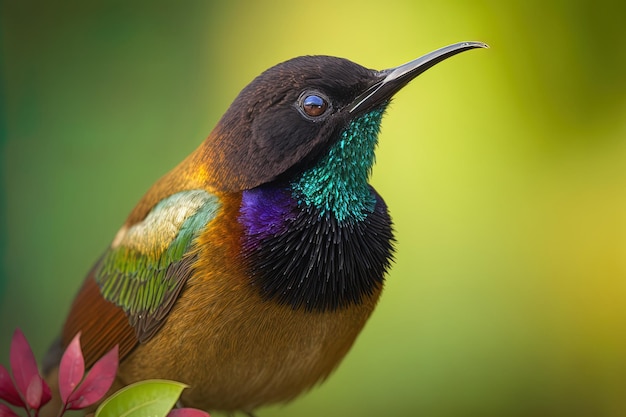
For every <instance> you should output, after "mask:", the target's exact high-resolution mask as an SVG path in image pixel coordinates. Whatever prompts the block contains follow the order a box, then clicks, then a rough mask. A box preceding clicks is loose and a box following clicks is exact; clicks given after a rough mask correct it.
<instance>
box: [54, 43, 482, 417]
mask: <svg viewBox="0 0 626 417" xmlns="http://www.w3.org/2000/svg"><path fill="white" fill-rule="evenodd" d="M484 47H486V45H485V44H483V43H481V42H461V43H456V44H453V45H450V46H446V47H444V48H441V49H438V50H436V51H433V52H430V53H428V54H426V55H424V56H422V57H420V58H417V59H415V60H413V61H410V62H408V63H406V64H404V65H400V66H398V67H394V68H390V69H386V70H382V71H376V70H371V69H367V68H365V67H362V66H360V65H358V64H356V63H354V62H351V61H349V60H346V59H343V58H336V57H331V56H301V57H298V58H294V59H291V60H288V61H285V62H283V63H280V64H278V65H276V66H274V67H272V68H270V69H268V70H266V71H265V72H263V73H262V74H261V75H259V76H258V77H256V78H255V79H254V80H253V81H252V82H251V83H250V84H249V85H248V86H246V87H245V88H244V89H243V90H242V91H241V92H240V93H239V95H238V96H237V97H236V98H235V100H234V101H233V103H232V104H231V106H230V107H229V108H228V110H227V111H226V113H225V114H224V115H223V116H222V118H221V119H220V120H219V122H218V123H217V125H216V126H215V128H214V129H213V131H212V132H211V133H210V135H209V136H208V138H207V139H206V140H205V141H204V142H203V143H202V144H201V145H200V146H199V147H198V148H197V149H196V150H195V151H194V152H193V153H191V154H190V155H189V156H188V157H187V158H186V159H184V160H183V161H182V162H181V163H180V164H179V165H178V166H176V167H175V168H174V169H173V170H172V171H170V172H169V173H167V174H166V175H165V176H163V177H162V178H161V179H159V180H158V181H157V182H156V183H155V184H154V185H153V186H152V187H151V188H150V189H149V190H148V192H147V193H146V194H145V195H144V196H143V198H142V199H141V200H140V201H139V203H138V204H137V206H136V207H135V208H134V209H133V210H132V212H131V213H130V215H129V216H128V218H127V219H126V222H125V223H124V225H123V226H122V227H121V229H120V230H119V231H118V232H117V234H116V235H115V237H114V238H113V240H112V243H111V244H110V246H109V247H108V248H107V249H106V251H105V252H104V254H103V255H102V256H101V257H100V259H99V260H98V261H97V262H96V263H95V265H94V266H93V267H92V269H91V271H90V272H89V274H88V275H87V277H86V279H85V281H84V283H83V285H82V287H81V288H80V290H79V291H78V294H77V295H76V298H75V299H74V302H73V304H72V306H71V308H70V311H69V314H68V316H67V319H66V321H65V324H64V326H63V329H62V332H61V336H60V337H59V338H58V340H57V341H56V342H55V343H54V344H53V345H52V347H51V348H50V351H49V353H48V355H47V360H46V366H45V368H46V370H47V373H48V376H49V377H48V381H49V382H50V383H51V385H53V386H54V385H56V384H55V383H54V380H55V375H56V373H58V365H59V360H60V353H61V352H63V349H64V347H65V346H67V345H68V344H69V342H70V341H71V340H72V338H73V337H74V336H75V335H76V334H77V333H78V332H80V333H81V344H82V348H83V353H84V356H85V361H86V366H87V367H89V366H91V365H93V363H94V362H95V361H96V360H97V359H98V358H99V357H101V356H102V355H103V354H104V353H106V352H107V351H109V350H110V349H111V348H112V347H114V346H115V345H118V346H119V349H120V351H119V354H120V364H119V368H118V374H117V378H116V382H115V384H114V388H113V390H115V389H119V388H121V387H123V386H126V385H128V384H131V383H133V382H136V381H140V380H145V379H153V378H159V379H171V380H176V381H180V382H183V383H185V384H187V385H189V388H188V389H186V390H184V392H183V394H182V396H181V399H180V403H181V404H183V405H184V406H186V407H194V408H200V409H204V410H210V411H225V412H237V411H239V412H244V413H248V414H252V413H253V412H254V411H255V410H256V409H258V407H261V406H263V405H267V404H272V403H277V402H285V401H289V400H291V399H293V398H295V397H296V396H298V395H299V394H301V393H302V392H304V391H306V390H308V389H309V388H311V387H313V386H314V385H315V384H317V383H319V382H321V381H323V380H324V379H325V378H327V377H328V376H329V374H330V373H331V372H332V371H333V370H334V369H335V368H336V367H337V366H338V364H339V363H340V361H341V360H342V359H343V357H344V356H345V355H346V353H347V352H348V350H349V349H350V347H351V346H352V344H353V343H354V341H355V339H356V337H357V336H358V334H359V333H360V331H361V329H362V328H363V326H364V325H365V323H366V321H367V319H368V318H369V317H370V315H371V314H372V311H373V310H374V308H375V306H376V304H377V302H378V299H379V297H380V295H381V291H382V288H383V281H384V277H385V275H386V272H387V271H388V270H389V267H390V264H391V262H392V257H393V251H394V235H393V227H392V221H391V217H390V215H389V212H388V209H387V206H386V204H385V202H384V201H383V199H382V197H381V196H380V195H379V194H378V193H377V192H376V191H375V190H374V188H373V187H372V186H371V185H369V183H368V179H369V176H370V173H371V170H372V166H373V164H374V152H375V148H376V144H377V141H378V134H379V130H380V123H381V120H382V117H383V114H384V113H385V109H386V108H387V106H388V105H389V103H390V100H391V99H392V97H393V96H394V94H395V93H396V92H398V91H399V90H400V89H402V88H403V87H404V86H405V85H407V84H408V83H409V82H410V81H411V80H413V79H414V78H415V77H417V76H418V75H419V74H421V73H422V72H424V71H426V70H427V69H428V68H430V67H432V66H433V65H435V64H437V63H439V62H441V61H443V60H445V59H447V58H449V57H451V56H453V55H456V54H458V53H460V52H463V51H467V50H470V49H475V48H484Z"/></svg>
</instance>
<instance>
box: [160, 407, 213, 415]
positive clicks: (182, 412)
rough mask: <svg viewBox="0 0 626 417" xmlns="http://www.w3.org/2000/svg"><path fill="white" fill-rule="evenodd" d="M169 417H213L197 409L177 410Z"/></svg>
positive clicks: (171, 412) (170, 413)
mask: <svg viewBox="0 0 626 417" xmlns="http://www.w3.org/2000/svg"><path fill="white" fill-rule="evenodd" d="M167 417H211V416H209V413H207V412H206V411H202V410H197V409H195V408H175V409H173V410H172V411H170V412H169V413H167Z"/></svg>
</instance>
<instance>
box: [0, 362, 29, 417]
mask: <svg viewBox="0 0 626 417" xmlns="http://www.w3.org/2000/svg"><path fill="white" fill-rule="evenodd" d="M0 398H2V399H3V400H4V401H6V402H8V403H9V404H13V405H16V406H18V407H24V401H22V398H21V397H20V394H19V393H18V392H17V390H16V389H15V386H14V385H13V380H12V379H11V375H9V371H7V369H6V368H5V367H4V366H2V365H0ZM0 415H1V414H0Z"/></svg>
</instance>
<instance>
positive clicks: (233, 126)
mask: <svg viewBox="0 0 626 417" xmlns="http://www.w3.org/2000/svg"><path fill="white" fill-rule="evenodd" d="M482 47H486V45H485V44H483V43H479V42H463V43H457V44H454V45H450V46H447V47H444V48H441V49H438V50H436V51H433V52H431V53H429V54H427V55H424V56H422V57H420V58H418V59H415V60H413V61H411V62H408V63H406V64H404V65H401V66H398V67H395V68H390V69H387V70H382V71H376V70H371V69H367V68H364V67H362V66H360V65H358V64H356V63H354V62H351V61H349V60H346V59H342V58H336V57H330V56H302V57H298V58H294V59H291V60H289V61H286V62H283V63H281V64H278V65H276V66H274V67H272V68H270V69H268V70H266V71H265V72H263V73H262V74H261V75H259V76H258V77H257V78H256V79H254V80H253V81H252V82H251V83H250V84H249V85H248V86H246V87H245V88H244V89H243V90H242V91H241V93H240V94H239V95H238V96H237V98H236V99H235V100H234V101H233V103H232V104H231V106H230V108H229V109H228V110H227V111H226V113H225V114H224V116H223V117H222V119H221V120H220V121H219V123H218V124H217V126H216V128H215V129H214V130H213V132H212V133H211V135H210V136H209V137H208V138H207V140H206V141H205V142H204V143H203V145H202V146H201V147H200V148H199V149H198V151H197V152H196V155H195V156H196V158H195V163H202V162H204V163H206V164H207V165H209V166H210V167H211V168H210V169H209V182H210V185H211V186H213V187H215V189H218V190H222V191H240V190H247V189H251V188H254V187H257V186H259V185H262V184H266V183H269V182H272V181H276V180H281V179H289V178H292V177H294V176H298V175H300V174H302V173H303V172H305V171H306V170H307V169H310V168H311V167H313V166H315V165H316V164H317V163H318V161H319V160H320V159H322V158H324V157H325V156H327V155H328V153H329V151H330V150H331V149H332V147H333V145H336V144H337V143H338V142H339V141H340V140H341V139H342V135H343V138H344V139H345V136H346V132H348V133H349V134H350V135H351V136H355V140H356V141H357V142H359V141H360V140H361V139H360V138H359V136H363V138H365V139H364V140H363V143H357V144H356V146H357V147H358V148H360V149H362V150H363V157H362V159H363V161H361V162H362V163H360V165H363V167H361V168H357V169H361V170H365V172H364V173H363V175H365V176H367V174H368V173H369V169H370V168H371V165H372V163H373V148H374V146H375V139H376V136H377V134H378V125H379V123H380V119H381V117H382V113H383V111H384V108H385V107H386V105H387V104H388V103H389V100H390V99H391V97H392V96H393V95H394V94H395V93H396V92H397V91H399V90H400V89H401V88H402V87H404V86H405V85H406V84H407V83H409V81H411V80H412V79H414V78H415V77H416V76H418V75H419V74H421V73H422V72H424V71H425V70H427V69H428V68H430V67H432V66H433V65H435V64H436V63H438V62H441V61H443V60H444V59H446V58H448V57H450V56H453V55H455V54H457V53H460V52H463V51H467V50H470V49H474V48H482ZM360 121H365V122H361V123H360ZM372 137H373V139H372ZM370 159H371V161H370ZM341 162H345V161H341Z"/></svg>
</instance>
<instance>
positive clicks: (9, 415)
mask: <svg viewBox="0 0 626 417" xmlns="http://www.w3.org/2000/svg"><path fill="white" fill-rule="evenodd" d="M0 417H19V416H18V415H17V413H16V412H15V411H13V410H11V409H10V408H9V406H8V405H6V404H2V403H0Z"/></svg>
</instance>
